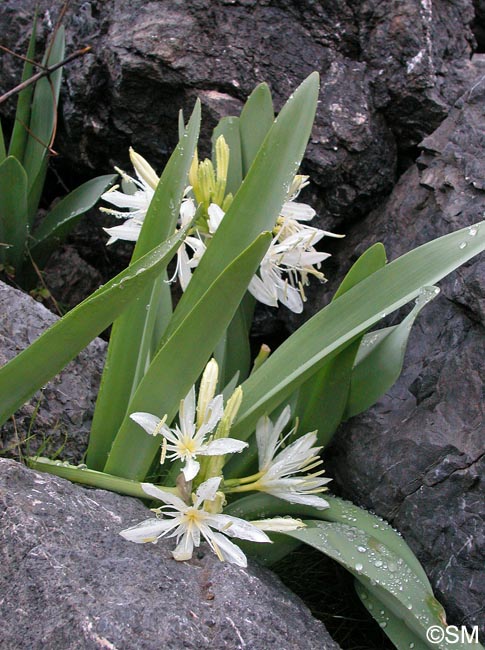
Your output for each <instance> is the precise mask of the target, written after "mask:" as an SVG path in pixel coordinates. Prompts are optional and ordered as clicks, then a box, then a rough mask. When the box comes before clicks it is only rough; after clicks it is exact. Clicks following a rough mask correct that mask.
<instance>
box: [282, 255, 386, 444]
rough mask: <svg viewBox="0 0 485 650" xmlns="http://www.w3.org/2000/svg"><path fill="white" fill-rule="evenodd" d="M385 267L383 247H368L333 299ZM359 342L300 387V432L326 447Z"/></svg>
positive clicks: (342, 405)
mask: <svg viewBox="0 0 485 650" xmlns="http://www.w3.org/2000/svg"><path fill="white" fill-rule="evenodd" d="M385 264H386V252H385V249H384V246H383V245H382V244H374V246H371V247H370V248H368V249H367V250H366V251H365V252H364V253H363V254H362V255H361V256H360V257H359V259H358V260H357V261H356V262H355V263H354V264H353V266H352V267H351V269H350V270H349V272H348V273H347V275H346V276H345V278H344V280H343V281H342V283H341V284H340V287H339V288H338V290H337V292H336V293H335V295H334V297H333V300H335V299H336V298H338V297H339V296H341V295H343V294H344V293H345V292H346V291H348V290H349V289H351V288H352V287H354V286H356V285H357V284H358V283H359V282H361V281H362V280H364V279H365V278H367V277H369V276H370V275H371V274H372V273H374V272H375V271H377V270H378V269H380V268H382V267H384V266H385ZM359 344H360V339H359V340H357V341H355V342H354V343H352V344H351V345H349V346H348V347H346V348H345V349H344V350H342V352H340V354H338V355H337V356H335V357H334V358H333V359H330V360H329V361H328V362H327V363H325V364H324V366H323V367H322V368H321V369H320V370H319V371H318V372H317V373H315V375H313V376H312V377H311V378H310V379H309V380H308V381H306V382H305V383H304V384H303V385H302V386H301V388H300V391H299V396H298V404H297V408H296V410H295V413H294V415H295V416H299V418H300V431H314V430H318V442H319V444H320V445H327V444H328V443H329V442H330V440H331V439H332V436H333V434H334V433H335V431H336V429H337V427H338V425H339V424H340V422H341V421H342V418H343V415H344V412H345V408H346V406H347V400H348V397H349V390H350V382H351V376H352V368H353V366H354V361H355V356H356V354H357V351H358V349H359Z"/></svg>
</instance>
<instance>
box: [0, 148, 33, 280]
mask: <svg viewBox="0 0 485 650" xmlns="http://www.w3.org/2000/svg"><path fill="white" fill-rule="evenodd" d="M27 225H28V224H27V174H26V173H25V171H24V168H23V167H22V165H21V164H20V163H19V162H18V160H17V159H16V158H14V157H13V156H8V157H7V158H5V160H4V161H3V162H2V163H1V164H0V242H1V243H2V244H8V246H9V248H7V247H6V246H1V247H0V261H2V262H3V261H5V262H7V263H8V264H11V265H12V266H13V267H14V268H16V269H18V268H19V267H20V265H21V263H22V259H23V256H24V251H25V240H26V237H27Z"/></svg>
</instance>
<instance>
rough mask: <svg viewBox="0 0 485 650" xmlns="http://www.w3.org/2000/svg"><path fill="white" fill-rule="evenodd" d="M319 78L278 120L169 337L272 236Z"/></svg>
mask: <svg viewBox="0 0 485 650" xmlns="http://www.w3.org/2000/svg"><path fill="white" fill-rule="evenodd" d="M317 96H318V74H317V73H313V74H311V75H310V76H309V77H308V78H307V79H306V80H305V81H304V82H303V83H302V84H301V86H300V87H299V88H298V89H297V90H296V91H295V93H294V95H293V96H292V97H291V98H290V99H289V100H288V102H287V103H286V104H285V106H284V107H283V109H282V110H281V113H280V114H279V116H278V117H277V119H276V120H275V122H274V124H273V126H272V127H271V129H270V131H269V133H268V135H267V136H266V138H265V140H264V142H263V145H262V146H261V148H260V150H259V152H258V154H257V156H256V159H255V160H254V162H253V164H252V165H251V168H250V170H249V173H248V175H247V176H246V178H245V179H244V183H243V184H242V185H241V187H240V188H239V191H238V192H237V194H236V196H235V197H234V201H233V202H232V204H231V206H230V208H229V210H228V211H227V213H226V215H225V217H224V219H223V220H222V223H221V225H220V226H219V228H218V229H217V232H216V233H215V235H214V238H213V239H212V241H211V244H210V246H209V247H208V249H207V251H206V253H205V254H204V256H203V257H202V259H201V261H200V263H199V266H198V267H197V272H196V273H194V275H193V277H192V280H191V281H190V284H189V286H188V287H187V290H186V291H185V293H184V295H183V296H182V299H181V300H180V303H179V305H178V306H177V309H176V311H175V312H174V316H173V319H172V321H171V323H170V325H169V327H168V331H167V335H168V334H170V333H171V332H173V331H174V330H175V329H176V328H177V327H178V326H179V324H180V323H181V321H182V320H183V319H184V318H185V316H186V315H187V313H188V312H189V311H190V310H191V308H192V305H193V304H194V303H195V302H197V301H198V300H199V298H200V297H201V296H202V295H203V294H204V293H205V291H206V290H207V288H208V287H209V286H210V284H211V283H212V282H213V281H214V279H215V278H216V277H217V276H218V275H219V274H220V273H222V271H223V270H224V269H225V268H226V266H227V265H228V264H229V263H230V262H231V261H232V260H233V259H235V258H236V257H237V256H238V255H239V254H240V253H241V252H242V251H243V250H244V249H245V248H246V247H247V246H249V244H250V243H251V242H252V241H254V239H255V238H256V237H257V236H258V235H259V234H260V233H261V232H263V231H265V230H267V231H271V230H273V227H274V224H275V221H276V218H277V216H278V214H279V211H280V209H281V206H282V204H283V203H284V201H285V199H286V197H287V194H288V190H289V187H290V184H291V182H292V180H293V178H294V175H295V173H296V172H297V170H298V167H299V165H300V161H301V159H302V157H303V154H304V151H305V147H306V144H307V142H308V138H309V136H310V132H311V127H312V124H313V119H314V116H315V110H316V106H317Z"/></svg>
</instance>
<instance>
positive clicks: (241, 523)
mask: <svg viewBox="0 0 485 650" xmlns="http://www.w3.org/2000/svg"><path fill="white" fill-rule="evenodd" d="M206 523H207V524H208V525H209V526H210V527H211V528H215V529H216V530H218V531H220V532H221V533H224V535H229V537H238V538H239V539H247V540H249V541H250V542H271V540H270V538H269V537H268V536H267V535H266V533H265V532H263V531H262V530H260V529H259V528H256V526H253V524H251V523H250V522H249V521H246V520H245V519H240V518H239V517H231V516H230V515H209V516H208V517H207V519H206Z"/></svg>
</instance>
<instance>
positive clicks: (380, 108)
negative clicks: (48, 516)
mask: <svg viewBox="0 0 485 650" xmlns="http://www.w3.org/2000/svg"><path fill="white" fill-rule="evenodd" d="M35 4H36V2H34V0H21V2H19V0H5V2H3V3H2V5H1V7H0V31H1V32H2V33H4V34H6V35H7V38H6V44H7V45H8V46H9V47H11V48H13V49H15V50H17V51H20V52H22V51H24V50H25V45H26V39H27V31H28V25H29V17H30V16H31V15H32V14H33V7H34V5H35ZM39 4H40V8H41V28H42V29H41V31H42V32H43V33H44V34H45V33H46V32H47V31H48V27H49V24H50V23H52V22H53V21H54V17H55V10H54V8H53V7H54V5H53V3H52V2H51V1H50V0H41V2H40V3H39ZM474 17H475V14H474V10H473V4H472V0H457V1H455V2H452V3H451V2H448V1H447V0H435V2H433V5H432V3H431V0H393V1H392V2H386V3H382V2H380V0H366V1H365V2H354V1H353V0H338V1H337V2H332V3H328V2H310V1H309V0H308V1H305V2H300V1H298V2H296V1H295V0H278V1H276V2H269V1H264V2H256V1H255V0H245V1H244V2H232V1H227V0H218V1H217V2H213V1H212V0H211V1H209V0H191V1H190V2H185V1H183V2H182V1H181V0H176V1H172V0H171V1H170V2H169V1H168V0H159V1H157V2H155V1H153V0H152V1H151V2H145V0H130V2H127V1H126V0H114V1H113V2H101V1H99V0H98V1H96V0H92V1H91V2H84V1H82V0H73V2H71V4H70V9H69V13H68V16H67V18H66V25H67V31H68V46H69V48H70V49H71V50H72V49H74V48H76V47H80V46H83V45H86V44H91V45H92V46H93V51H92V53H91V54H88V55H87V56H85V57H83V58H82V59H79V60H77V61H75V62H73V63H72V64H71V65H70V66H69V68H68V69H66V71H65V80H64V83H63V90H62V122H61V125H60V130H59V138H58V141H57V145H56V147H57V149H59V151H60V152H61V157H60V159H59V160H58V162H57V166H58V168H59V170H60V172H61V173H62V171H63V170H62V169H61V168H63V167H66V166H67V167H68V168H70V169H71V170H73V169H75V170H76V171H78V170H79V168H83V169H84V171H85V172H88V171H89V172H91V173H92V170H96V172H97V173H99V172H101V171H104V172H106V171H108V170H109V169H110V167H111V166H112V165H113V164H118V165H124V166H127V167H128V162H127V150H128V146H129V145H130V144H131V145H133V146H134V147H135V148H136V149H137V150H139V151H140V153H142V154H143V155H145V156H146V157H147V158H148V159H150V160H151V161H152V163H153V164H154V166H155V167H157V168H158V169H160V167H161V165H162V163H163V162H164V160H165V159H166V157H167V155H168V153H169V152H170V151H171V149H172V148H173V146H174V144H175V138H176V123H177V111H178V109H179V108H180V107H183V108H184V109H185V112H186V114H187V113H188V111H190V110H191V108H192V106H193V104H194V101H195V98H196V97H197V96H200V97H201V99H202V101H203V104H204V106H205V108H206V111H205V120H206V122H205V130H204V132H203V133H204V134H207V133H208V129H209V128H210V127H211V126H212V125H213V124H214V122H215V120H216V119H217V118H218V117H220V116H221V115H224V114H227V113H235V112H236V113H237V112H238V110H239V108H240V106H241V105H242V101H244V99H245V98H246V97H247V95H248V94H249V93H250V92H251V90H252V89H253V88H254V86H255V85H256V84H257V83H259V82H261V81H268V83H270V85H271V88H272V91H273V94H274V97H275V101H276V105H277V108H279V107H280V106H281V104H282V102H283V101H284V100H285V99H286V98H287V97H288V95H289V94H290V93H291V92H292V90H293V89H294V88H295V87H296V85H297V84H298V83H299V82H301V81H302V80H303V78H304V77H305V76H306V75H308V74H309V73H310V72H312V71H313V70H318V71H319V72H320V74H321V77H322V92H321V97H320V99H321V101H320V105H319V108H318V113H317V118H316V122H315V128H314V133H313V137H312V140H311V143H310V147H309V149H308V154H307V165H306V166H307V168H308V170H310V171H311V173H312V175H313V177H314V181H315V183H316V184H317V186H318V192H317V193H318V196H319V199H320V200H319V204H320V205H319V213H320V215H321V217H322V218H332V219H334V220H337V221H342V220H343V219H345V220H348V219H349V218H353V217H355V216H358V215H362V214H363V213H364V212H365V211H366V210H368V209H369V208H370V207H374V206H375V205H376V202H377V201H378V200H379V197H382V196H383V195H384V194H385V193H387V192H388V191H389V189H390V188H391V186H392V184H393V182H394V174H395V171H394V170H395V166H396V161H397V158H396V145H397V147H398V148H399V149H402V150H404V151H406V150H408V149H409V148H410V147H413V146H415V145H416V143H417V142H419V140H420V139H422V137H423V136H424V135H427V134H429V133H431V132H432V131H433V130H434V128H436V127H437V126H438V124H439V122H440V121H441V120H442V119H443V118H444V117H445V116H446V114H447V111H448V109H449V107H450V105H451V104H452V103H453V101H454V100H455V99H456V98H457V97H458V96H459V95H460V94H461V93H462V91H463V87H464V85H463V84H464V83H465V82H466V80H467V79H468V77H469V68H468V62H469V57H470V53H471V48H472V45H473V36H472V33H471V30H470V23H471V22H472V21H473V19H474ZM1 65H2V69H1V78H2V84H1V85H2V87H4V88H6V87H9V86H11V85H13V83H14V80H15V79H16V78H18V68H19V63H18V62H17V61H16V60H15V59H13V58H11V57H8V56H5V55H4V56H3V57H2V60H1ZM16 75H17V76H16ZM5 110H6V113H7V115H12V113H13V102H10V104H9V105H8V106H7V107H6V109H5ZM205 146H206V147H207V142H206V143H205Z"/></svg>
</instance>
